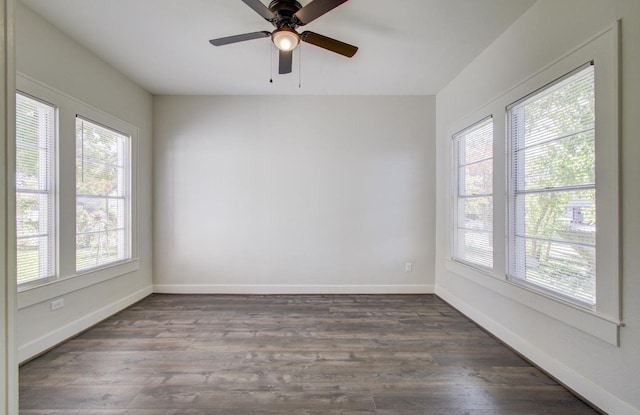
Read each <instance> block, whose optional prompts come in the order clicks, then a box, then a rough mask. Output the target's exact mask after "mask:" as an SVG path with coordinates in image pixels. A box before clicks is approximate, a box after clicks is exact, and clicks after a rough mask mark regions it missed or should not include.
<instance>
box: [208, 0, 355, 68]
mask: <svg viewBox="0 0 640 415" xmlns="http://www.w3.org/2000/svg"><path fill="white" fill-rule="evenodd" d="M346 1H348V0H313V1H311V3H309V4H307V5H306V6H304V7H302V5H301V4H300V3H299V2H297V1H296V0H273V1H272V2H271V3H269V7H267V6H265V5H264V4H263V3H262V2H261V1H260V0H242V2H243V3H245V4H246V5H247V6H249V7H251V8H252V9H253V10H254V11H255V12H256V13H258V14H259V15H260V16H262V17H263V18H264V19H265V20H266V21H268V22H269V23H271V24H272V25H273V26H275V28H276V29H275V30H274V31H273V32H268V31H261V32H251V33H244V34H241V35H235V36H228V37H221V38H218V39H211V40H210V41H209V42H210V43H211V44H212V45H214V46H223V45H228V44H231V43H237V42H244V41H246V40H252V39H259V38H263V37H269V36H270V37H271V40H272V41H273V43H274V44H275V45H276V47H277V48H278V50H279V52H278V53H279V63H278V67H279V70H278V73H280V74H286V73H290V72H291V66H292V61H293V50H294V49H295V48H296V47H297V46H298V44H299V43H300V41H303V42H307V43H311V44H312V45H316V46H319V47H321V48H323V49H326V50H329V51H331V52H335V53H338V54H340V55H343V56H346V57H348V58H350V57H352V56H353V55H355V54H356V52H357V51H358V48H357V47H356V46H353V45H349V44H348V43H344V42H341V41H339V40H336V39H332V38H330V37H327V36H323V35H320V34H318V33H314V32H310V31H308V30H307V31H304V32H302V33H298V32H297V31H296V29H297V28H298V27H299V26H304V25H306V24H308V23H311V22H312V21H314V20H315V19H317V18H318V17H320V16H322V15H324V14H325V13H328V12H330V11H331V10H333V9H335V8H336V7H338V6H339V5H341V4H342V3H345V2H346Z"/></svg>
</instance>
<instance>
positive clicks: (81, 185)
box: [76, 117, 131, 271]
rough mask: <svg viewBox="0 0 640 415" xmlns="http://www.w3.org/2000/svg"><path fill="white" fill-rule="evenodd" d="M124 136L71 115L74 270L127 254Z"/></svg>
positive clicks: (120, 257) (127, 153)
mask: <svg viewBox="0 0 640 415" xmlns="http://www.w3.org/2000/svg"><path fill="white" fill-rule="evenodd" d="M129 141H130V140H129V137H128V136H126V135H124V134H121V133H119V132H117V131H114V130H111V129H108V128H106V127H103V126H101V125H98V124H96V123H93V122H91V121H88V120H85V119H83V118H81V117H77V118H76V270H78V271H81V270H86V269H90V268H95V267H97V266H100V265H104V264H108V263H113V262H118V261H122V260H125V259H128V258H130V256H131V254H130V246H129V245H130V233H131V232H130V224H129V223H130V221H129V213H130V197H129Z"/></svg>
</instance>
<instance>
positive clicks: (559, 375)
mask: <svg viewBox="0 0 640 415" xmlns="http://www.w3.org/2000/svg"><path fill="white" fill-rule="evenodd" d="M436 295H438V296H439V297H440V298H442V299H443V300H444V301H446V302H447V303H449V304H450V305H452V306H453V307H455V308H456V309H458V310H459V311H460V312H462V313H463V314H465V315H466V316H467V317H468V318H470V319H471V320H473V321H474V322H475V323H477V324H478V325H480V326H481V327H483V328H484V329H486V330H488V331H489V332H490V333H491V334H493V335H494V336H496V337H497V338H498V339H500V340H501V341H503V342H504V343H506V344H507V345H508V346H509V347H512V348H513V349H515V350H517V351H518V353H520V354H522V355H523V356H524V357H526V358H527V359H529V360H530V361H531V362H533V363H534V364H536V365H537V366H539V367H540V368H542V369H543V370H545V371H546V372H548V373H549V374H551V376H553V377H555V378H556V379H558V380H559V381H560V382H562V383H563V384H564V385H566V386H567V387H568V388H570V389H572V390H573V391H574V392H575V393H577V394H578V395H580V396H582V397H584V399H586V397H588V401H589V402H591V403H592V404H593V405H595V406H597V407H598V408H599V409H601V410H603V411H605V412H607V413H609V414H616V415H640V409H637V408H634V407H632V406H630V405H629V404H628V403H626V402H625V401H623V400H622V399H620V398H618V397H617V396H615V395H613V394H612V393H610V392H609V391H607V390H605V389H603V388H602V387H600V386H599V385H597V384H595V383H593V382H592V381H591V380H590V379H588V378H586V377H585V376H583V375H581V374H580V373H578V372H576V371H574V370H573V369H571V368H570V367H568V366H566V365H565V364H563V363H562V362H560V361H559V360H557V359H555V358H554V357H553V356H550V355H548V354H547V353H545V352H543V351H542V350H540V349H539V348H537V347H536V346H535V345H534V344H532V343H530V342H528V341H527V340H525V339H523V338H522V337H520V336H518V335H517V334H516V333H514V332H513V331H511V330H509V329H507V328H506V327H504V326H502V325H501V324H499V323H498V322H496V321H495V320H493V319H491V318H490V317H488V316H487V315H486V314H483V313H482V312H480V311H479V310H478V309H476V308H474V307H472V306H470V305H469V304H467V303H466V302H465V301H463V300H461V299H460V298H458V297H456V296H455V295H453V294H451V293H450V292H449V291H447V290H446V289H444V288H442V287H441V286H439V285H436Z"/></svg>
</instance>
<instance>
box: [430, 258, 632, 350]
mask: <svg viewBox="0 0 640 415" xmlns="http://www.w3.org/2000/svg"><path fill="white" fill-rule="evenodd" d="M444 265H445V269H446V270H447V271H450V272H452V273H454V274H456V275H459V276H461V277H463V278H466V279H468V280H469V281H472V282H474V283H476V284H478V285H480V286H482V287H485V288H488V289H490V290H492V291H494V292H496V293H498V294H500V295H502V296H504V297H505V298H509V299H511V300H513V301H516V302H518V303H520V304H522V305H525V306H527V307H529V308H531V309H533V310H536V311H537V312H539V313H542V314H544V315H546V316H547V317H551V318H553V319H555V320H558V321H561V322H563V323H565V324H568V325H570V326H572V327H575V328H577V329H578V330H581V331H583V332H585V333H588V334H590V335H592V336H594V337H597V338H598V339H600V340H602V341H605V342H607V343H609V344H612V345H614V346H618V345H619V336H618V328H619V327H620V326H621V325H622V323H621V322H620V321H616V320H612V319H611V318H609V317H608V316H606V315H602V314H598V313H596V312H595V311H592V310H588V309H585V308H582V307H578V306H576V305H574V304H571V303H567V302H562V301H561V300H559V299H558V298H557V297H550V296H547V295H545V293H544V292H542V291H539V290H532V289H527V288H526V287H524V286H522V285H520V284H515V283H512V282H510V281H508V280H505V279H499V278H496V277H495V275H494V274H487V273H483V272H479V271H477V270H476V269H474V268H471V267H469V266H466V265H464V264H461V263H459V262H455V261H453V260H446V261H445V264H444ZM437 290H438V288H437V287H436V294H437V292H438V291H437Z"/></svg>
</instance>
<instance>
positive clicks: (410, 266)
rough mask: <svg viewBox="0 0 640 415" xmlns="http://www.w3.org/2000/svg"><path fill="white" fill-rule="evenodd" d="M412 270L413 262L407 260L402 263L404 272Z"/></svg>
mask: <svg viewBox="0 0 640 415" xmlns="http://www.w3.org/2000/svg"><path fill="white" fill-rule="evenodd" d="M411 271H413V262H407V263H405V264H404V272H411Z"/></svg>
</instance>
